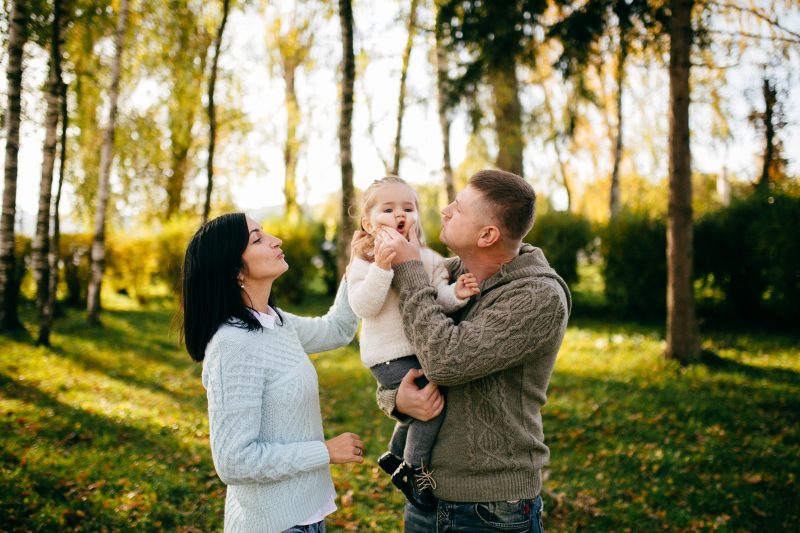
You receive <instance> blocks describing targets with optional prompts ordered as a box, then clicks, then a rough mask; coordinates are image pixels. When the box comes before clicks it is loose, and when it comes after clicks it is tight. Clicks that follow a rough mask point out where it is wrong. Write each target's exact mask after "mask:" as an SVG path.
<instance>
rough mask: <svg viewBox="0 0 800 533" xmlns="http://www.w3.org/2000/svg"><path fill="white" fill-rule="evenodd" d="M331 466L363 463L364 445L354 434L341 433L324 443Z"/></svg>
mask: <svg viewBox="0 0 800 533" xmlns="http://www.w3.org/2000/svg"><path fill="white" fill-rule="evenodd" d="M325 447H326V448H328V455H329V456H330V458H331V464H332V465H341V464H344V463H363V462H364V443H363V442H361V438H360V437H359V436H358V435H356V434H355V433H342V434H341V435H339V436H338V437H334V438H332V439H331V440H326V441H325Z"/></svg>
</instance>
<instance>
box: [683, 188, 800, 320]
mask: <svg viewBox="0 0 800 533" xmlns="http://www.w3.org/2000/svg"><path fill="white" fill-rule="evenodd" d="M798 228H800V198H797V197H793V196H789V195H786V194H784V193H780V192H777V193H774V194H771V195H763V194H752V195H750V196H748V197H746V198H739V199H735V200H734V201H733V202H732V203H731V205H730V206H728V207H726V208H723V209H720V210H718V211H715V212H712V213H708V214H706V215H705V216H704V217H702V218H701V219H700V220H699V221H698V222H697V224H696V226H695V274H696V276H697V277H698V278H699V279H701V280H702V282H703V284H704V285H705V286H707V287H710V288H712V289H719V290H720V291H721V292H722V294H723V298H722V301H721V302H719V303H720V304H721V305H722V307H723V309H724V311H725V312H726V313H727V314H729V315H736V316H740V317H752V316H754V315H756V314H761V315H762V316H764V317H765V318H767V317H769V318H779V319H780V318H789V319H791V318H792V317H797V316H798V313H800V240H799V239H798V238H797V230H798ZM794 320H796V318H794Z"/></svg>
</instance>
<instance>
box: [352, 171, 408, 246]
mask: <svg viewBox="0 0 800 533" xmlns="http://www.w3.org/2000/svg"><path fill="white" fill-rule="evenodd" d="M417 219H418V217H417V202H416V197H415V196H414V191H412V190H411V188H410V187H409V186H408V185H404V184H402V183H389V184H387V185H384V186H382V187H380V188H379V189H378V190H377V192H376V193H375V203H374V205H373V206H372V208H371V209H370V210H369V211H368V212H367V213H365V214H364V217H362V219H361V224H362V225H363V226H364V229H365V230H366V231H367V232H369V233H370V234H374V233H375V231H377V230H378V228H381V227H388V228H394V229H396V230H397V231H398V232H399V233H400V234H401V235H403V236H404V237H408V230H409V229H410V228H411V225H412V223H414V222H416V221H417Z"/></svg>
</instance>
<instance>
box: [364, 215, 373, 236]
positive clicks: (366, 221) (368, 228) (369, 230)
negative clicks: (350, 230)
mask: <svg viewBox="0 0 800 533" xmlns="http://www.w3.org/2000/svg"><path fill="white" fill-rule="evenodd" d="M361 228H362V229H363V230H364V231H366V232H367V233H372V231H373V230H374V229H375V228H373V227H372V224H370V223H369V217H366V216H363V217H361Z"/></svg>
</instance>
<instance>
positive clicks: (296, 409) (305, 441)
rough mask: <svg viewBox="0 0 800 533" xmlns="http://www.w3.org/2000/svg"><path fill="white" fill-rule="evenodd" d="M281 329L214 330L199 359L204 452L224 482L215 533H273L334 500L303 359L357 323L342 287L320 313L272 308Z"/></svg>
mask: <svg viewBox="0 0 800 533" xmlns="http://www.w3.org/2000/svg"><path fill="white" fill-rule="evenodd" d="M281 315H282V316H283V317H284V320H283V325H282V326H277V327H276V328H275V329H266V328H265V329H263V330H262V331H258V330H256V331H247V330H246V329H243V328H239V327H236V326H233V325H228V324H224V325H222V326H221V327H220V328H219V330H218V331H217V332H216V334H215V335H214V337H213V338H212V339H211V342H209V344H208V347H207V348H206V352H205V359H204V361H203V376H202V379H203V386H204V387H205V388H206V391H207V395H208V420H209V430H210V441H211V454H212V457H213V459H214V466H215V468H216V470H217V474H218V475H219V477H220V479H221V480H222V481H223V482H224V483H225V484H226V485H228V491H227V498H226V500H225V531H226V533H227V532H239V531H243V532H249V531H253V532H255V531H258V532H279V531H283V530H284V529H287V528H289V527H291V526H293V525H295V524H297V523H299V522H301V521H303V520H305V519H307V518H308V517H310V516H311V515H312V514H313V513H314V512H316V511H318V510H319V509H320V508H321V507H322V506H323V505H324V504H325V503H326V502H328V501H330V499H331V498H332V497H333V496H334V495H335V493H334V488H333V481H332V480H331V474H330V467H329V465H328V463H329V460H330V458H329V456H328V450H327V448H326V447H325V443H324V440H325V439H324V435H323V431H322V416H321V414H320V406H319V389H318V384H317V373H316V371H315V370H314V367H313V365H312V364H311V361H310V360H309V358H308V355H307V354H309V353H315V352H322V351H326V350H331V349H333V348H336V347H339V346H342V345H344V344H346V343H348V342H350V341H351V340H352V338H353V336H354V335H355V332H356V328H357V326H358V319H357V317H356V316H355V315H354V314H353V311H352V310H351V309H350V306H349V304H348V299H347V289H346V283H342V285H341V286H340V287H339V292H338V294H337V296H336V300H335V302H334V304H333V306H332V307H331V308H330V310H329V311H328V313H327V314H326V315H325V316H324V317H319V318H304V317H299V316H295V315H293V314H291V313H287V312H286V311H281Z"/></svg>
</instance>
